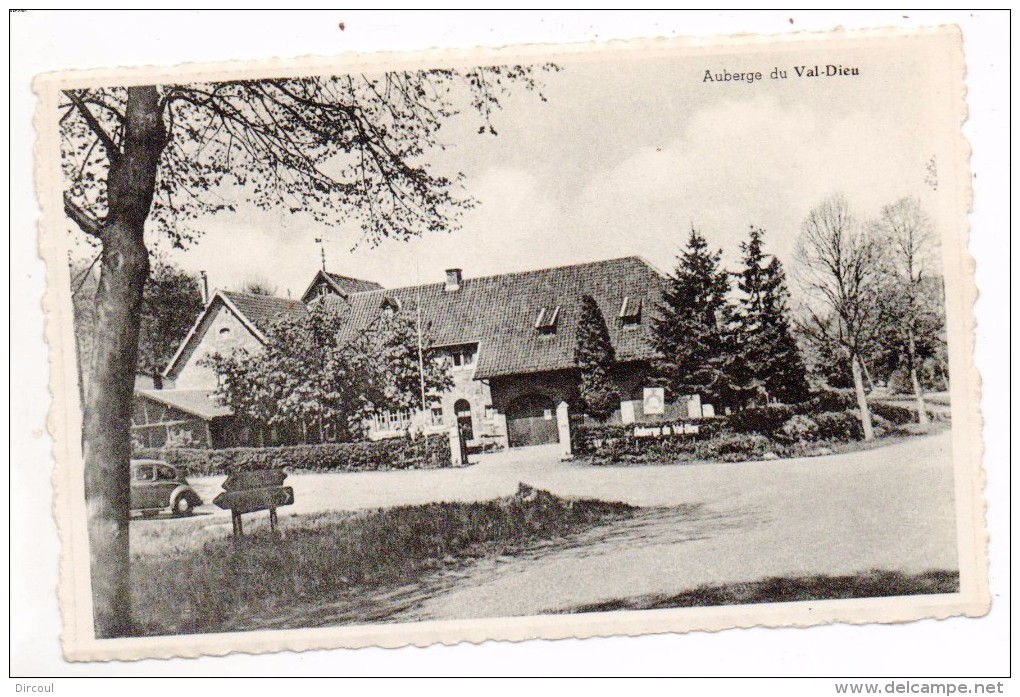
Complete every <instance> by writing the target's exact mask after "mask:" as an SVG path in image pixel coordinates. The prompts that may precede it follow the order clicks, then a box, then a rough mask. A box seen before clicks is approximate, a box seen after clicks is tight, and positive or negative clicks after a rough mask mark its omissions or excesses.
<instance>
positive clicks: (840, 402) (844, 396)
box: [793, 390, 857, 415]
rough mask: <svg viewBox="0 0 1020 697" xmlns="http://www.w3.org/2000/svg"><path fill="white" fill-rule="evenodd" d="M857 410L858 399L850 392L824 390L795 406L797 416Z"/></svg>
mask: <svg viewBox="0 0 1020 697" xmlns="http://www.w3.org/2000/svg"><path fill="white" fill-rule="evenodd" d="M856 408H857V398H856V397H855V396H854V393H853V392H851V391H849V390H843V391H836V390H822V391H820V392H816V393H814V394H813V395H812V396H811V398H810V399H808V400H807V401H804V402H801V403H800V404H797V405H795V406H794V409H793V411H794V413H795V414H809V415H810V414H822V413H825V412H836V411H846V410H847V409H856Z"/></svg>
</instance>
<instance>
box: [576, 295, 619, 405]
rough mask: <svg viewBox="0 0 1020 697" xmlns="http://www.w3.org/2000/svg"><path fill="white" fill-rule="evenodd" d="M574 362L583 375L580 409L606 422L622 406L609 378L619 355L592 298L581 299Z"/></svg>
mask: <svg viewBox="0 0 1020 697" xmlns="http://www.w3.org/2000/svg"><path fill="white" fill-rule="evenodd" d="M574 363H575V364H576V365H577V367H578V368H579V369H580V373H581V380H580V385H579V393H580V401H581V404H580V406H581V408H582V409H583V410H584V412H585V413H586V414H588V415H589V416H591V417H592V418H594V419H597V420H598V421H605V420H606V419H608V418H609V416H610V415H612V413H613V411H614V409H616V406H617V404H618V403H619V394H618V393H617V392H616V391H615V389H614V388H613V383H612V381H611V380H610V376H609V374H610V371H611V370H612V369H613V366H614V365H615V363H616V353H615V351H614V350H613V344H612V341H611V340H610V338H609V327H608V326H607V325H606V318H605V316H604V315H603V314H602V310H601V309H599V305H598V303H597V302H596V301H595V298H593V297H592V296H590V295H585V296H583V297H582V298H581V316H580V317H579V318H578V324H577V345H576V346H575V348H574Z"/></svg>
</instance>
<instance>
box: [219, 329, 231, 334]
mask: <svg viewBox="0 0 1020 697" xmlns="http://www.w3.org/2000/svg"><path fill="white" fill-rule="evenodd" d="M229 333H230V327H220V336H226V335H227V334H229Z"/></svg>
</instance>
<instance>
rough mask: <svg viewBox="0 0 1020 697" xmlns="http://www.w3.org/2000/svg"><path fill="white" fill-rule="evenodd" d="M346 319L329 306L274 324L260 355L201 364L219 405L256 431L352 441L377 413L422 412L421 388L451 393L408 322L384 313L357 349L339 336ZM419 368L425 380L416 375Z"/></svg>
mask: <svg viewBox="0 0 1020 697" xmlns="http://www.w3.org/2000/svg"><path fill="white" fill-rule="evenodd" d="M346 321H347V319H346V316H345V314H344V313H343V312H342V311H341V310H339V309H338V308H337V306H336V305H334V304H332V303H316V304H315V305H314V306H313V307H312V309H311V310H310V311H309V312H308V314H307V315H305V316H304V317H302V318H286V319H281V320H279V321H277V322H274V323H273V325H272V329H271V331H270V334H269V337H268V339H269V341H268V343H267V344H266V345H265V346H264V347H263V348H262V349H261V350H259V351H254V352H252V351H248V350H245V349H235V350H234V351H232V352H231V353H230V354H228V355H222V354H214V355H212V356H210V357H209V358H207V359H205V361H206V364H207V365H209V366H210V367H211V368H212V369H213V371H214V372H215V373H216V375H217V378H218V384H219V387H218V388H217V391H216V396H217V399H218V401H219V402H220V403H221V404H223V405H224V406H227V407H229V408H230V409H231V411H233V412H234V414H235V415H237V416H239V417H241V418H243V419H245V420H248V421H249V422H253V423H254V424H256V425H257V426H258V427H259V428H260V432H261V431H265V430H268V429H272V428H273V427H283V428H291V427H294V426H295V425H300V426H301V427H302V428H303V429H305V428H306V426H307V425H308V424H312V425H314V426H315V427H316V428H315V429H314V432H316V433H318V437H319V438H320V439H323V438H324V437H325V428H324V426H325V425H332V426H335V427H337V428H338V430H339V433H340V434H341V435H342V436H344V437H346V438H352V437H356V436H358V435H362V430H363V428H362V423H363V421H364V419H365V417H367V416H368V415H370V414H371V413H373V412H375V411H377V410H380V409H406V408H413V407H420V405H421V402H420V386H421V385H422V380H424V387H425V390H426V392H427V394H430V395H435V394H438V393H440V392H442V391H444V390H446V389H448V388H449V387H451V386H452V379H451V377H450V374H449V370H448V366H447V365H446V363H444V362H443V361H441V360H438V359H433V358H432V357H431V355H432V353H433V350H432V345H431V339H430V338H429V337H428V336H427V335H425V336H423V337H422V351H423V357H424V360H423V361H422V363H421V364H419V362H418V346H419V342H418V334H417V331H416V325H415V323H414V321H413V320H412V319H411V318H409V317H407V316H392V317H391V316H388V315H386V314H385V313H384V315H383V316H382V317H380V318H379V319H378V320H377V321H376V322H375V323H373V325H372V326H371V327H369V329H368V330H366V331H365V332H364V333H363V334H362V335H361V336H360V337H359V338H358V339H356V340H355V341H353V342H351V343H349V344H346V345H342V344H340V343H339V341H338V336H339V335H340V333H341V330H342V329H343V327H344V324H345V323H346ZM420 365H421V367H424V373H422V371H420V370H419V367H420Z"/></svg>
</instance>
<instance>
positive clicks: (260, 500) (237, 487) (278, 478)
mask: <svg viewBox="0 0 1020 697" xmlns="http://www.w3.org/2000/svg"><path fill="white" fill-rule="evenodd" d="M286 478H287V473H286V472H284V471H283V470H282V469H267V470H251V471H248V472H236V473H234V474H231V475H230V476H229V477H227V479H226V481H225V482H223V489H224V491H223V492H222V493H221V494H220V495H219V496H217V497H216V498H214V499H213V503H215V504H216V505H217V506H219V507H220V508H222V509H224V510H229V511H230V517H231V518H232V519H233V522H234V541H235V542H238V541H239V540H240V538H241V537H242V536H243V535H244V528H243V527H242V525H241V514H242V513H254V512H255V511H265V510H268V511H269V526H270V527H271V528H272V530H273V532H274V533H275V532H276V509H277V508H278V507H279V506H289V505H291V504H292V503H294V490H293V489H292V488H291V487H289V486H280V485H281V484H283V481H284V480H285V479H286Z"/></svg>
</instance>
